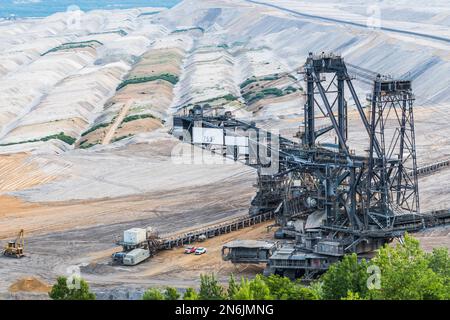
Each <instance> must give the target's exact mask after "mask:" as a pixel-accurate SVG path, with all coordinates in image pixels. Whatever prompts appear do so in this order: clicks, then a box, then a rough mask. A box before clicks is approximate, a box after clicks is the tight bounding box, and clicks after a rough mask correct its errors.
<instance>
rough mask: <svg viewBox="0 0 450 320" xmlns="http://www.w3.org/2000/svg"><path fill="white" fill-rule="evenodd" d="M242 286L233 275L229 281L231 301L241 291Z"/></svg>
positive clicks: (228, 294)
mask: <svg viewBox="0 0 450 320" xmlns="http://www.w3.org/2000/svg"><path fill="white" fill-rule="evenodd" d="M239 289H240V286H239V284H238V283H237V281H236V278H235V277H234V275H233V274H231V276H230V279H229V280H228V289H227V296H228V298H229V299H233V297H234V295H236V293H237V292H238V291H239Z"/></svg>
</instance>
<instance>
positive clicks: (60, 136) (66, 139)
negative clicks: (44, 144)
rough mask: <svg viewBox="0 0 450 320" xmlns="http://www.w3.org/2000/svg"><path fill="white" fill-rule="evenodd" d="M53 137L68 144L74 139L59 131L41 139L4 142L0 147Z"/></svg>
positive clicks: (72, 142) (47, 139) (46, 139)
mask: <svg viewBox="0 0 450 320" xmlns="http://www.w3.org/2000/svg"><path fill="white" fill-rule="evenodd" d="M53 139H57V140H61V141H63V142H65V143H67V144H69V145H73V144H74V143H75V141H76V139H75V138H73V137H71V136H68V135H65V134H64V132H60V133H58V134H53V135H50V136H46V137H44V138H41V139H33V140H27V141H20V142H11V143H5V144H0V147H6V146H12V145H16V144H24V143H32V142H39V141H49V140H53Z"/></svg>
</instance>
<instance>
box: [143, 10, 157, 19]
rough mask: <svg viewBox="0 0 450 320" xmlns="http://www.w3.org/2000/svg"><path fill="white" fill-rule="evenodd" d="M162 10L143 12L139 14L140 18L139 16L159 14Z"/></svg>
mask: <svg viewBox="0 0 450 320" xmlns="http://www.w3.org/2000/svg"><path fill="white" fill-rule="evenodd" d="M160 12H161V11H153V12H142V13H141V14H140V15H138V18H139V17H142V16H153V15H155V14H158V13H160Z"/></svg>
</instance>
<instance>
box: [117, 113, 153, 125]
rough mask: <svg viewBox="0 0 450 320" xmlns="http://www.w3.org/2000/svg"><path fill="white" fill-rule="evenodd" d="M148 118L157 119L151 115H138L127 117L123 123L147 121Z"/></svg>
mask: <svg viewBox="0 0 450 320" xmlns="http://www.w3.org/2000/svg"><path fill="white" fill-rule="evenodd" d="M147 118H153V119H156V118H155V117H154V116H153V115H151V114H137V115H132V116H128V117H125V118H124V119H123V121H122V123H125V122H131V121H136V120H140V119H147Z"/></svg>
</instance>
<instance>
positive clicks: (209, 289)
mask: <svg viewBox="0 0 450 320" xmlns="http://www.w3.org/2000/svg"><path fill="white" fill-rule="evenodd" d="M225 297H226V296H225V294H224V290H223V287H222V286H221V285H220V284H219V282H218V281H217V278H216V277H215V276H214V275H213V274H212V275H206V274H205V275H203V274H202V275H200V292H199V298H200V300H224V299H225Z"/></svg>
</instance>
